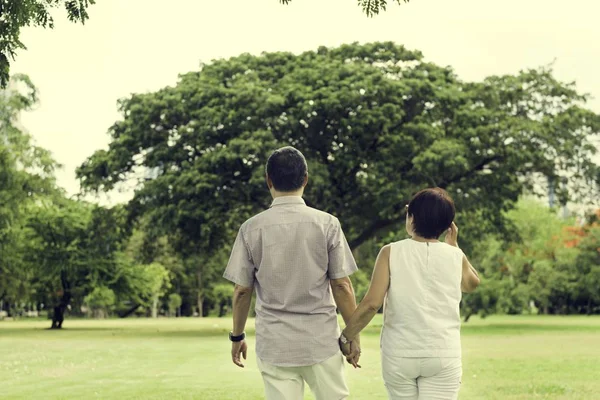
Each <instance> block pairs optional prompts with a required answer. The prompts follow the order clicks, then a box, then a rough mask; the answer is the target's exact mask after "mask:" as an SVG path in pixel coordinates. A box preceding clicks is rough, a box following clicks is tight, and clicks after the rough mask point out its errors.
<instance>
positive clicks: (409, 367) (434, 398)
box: [381, 354, 462, 400]
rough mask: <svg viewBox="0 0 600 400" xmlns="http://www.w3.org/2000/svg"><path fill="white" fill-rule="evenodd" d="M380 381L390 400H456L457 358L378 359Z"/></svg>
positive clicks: (457, 384) (459, 374)
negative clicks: (379, 361) (380, 367)
mask: <svg viewBox="0 0 600 400" xmlns="http://www.w3.org/2000/svg"><path fill="white" fill-rule="evenodd" d="M381 364H382V370H383V381H384V382H385V387H386V389H387V391H388V396H389V398H390V399H391V400H398V399H402V400H456V399H458V391H459V389H460V384H461V377H462V362H461V359H460V358H399V357H389V356H386V355H385V354H382V355H381Z"/></svg>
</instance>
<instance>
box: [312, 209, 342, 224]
mask: <svg viewBox="0 0 600 400" xmlns="http://www.w3.org/2000/svg"><path fill="white" fill-rule="evenodd" d="M306 213H307V214H309V215H310V216H312V217H314V218H315V219H316V220H318V221H319V222H322V223H325V224H337V225H339V223H340V221H339V220H338V219H337V217H336V216H334V215H332V214H329V213H328V212H325V211H322V210H319V209H317V208H313V207H306Z"/></svg>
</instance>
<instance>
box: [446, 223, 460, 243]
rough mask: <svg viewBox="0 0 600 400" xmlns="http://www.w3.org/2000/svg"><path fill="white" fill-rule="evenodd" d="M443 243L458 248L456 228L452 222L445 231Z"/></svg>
mask: <svg viewBox="0 0 600 400" xmlns="http://www.w3.org/2000/svg"><path fill="white" fill-rule="evenodd" d="M445 242H446V243H448V244H449V245H450V246H454V247H458V226H456V224H455V223H454V222H452V225H450V228H448V230H447V231H446V239H445Z"/></svg>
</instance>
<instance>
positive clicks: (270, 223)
mask: <svg viewBox="0 0 600 400" xmlns="http://www.w3.org/2000/svg"><path fill="white" fill-rule="evenodd" d="M266 170H267V171H266V172H267V174H266V178H267V186H268V188H269V190H270V192H271V195H272V197H273V203H272V204H271V207H270V208H269V209H268V210H266V211H264V212H262V213H260V214H258V215H256V216H254V217H252V218H250V219H249V220H248V221H246V222H245V223H244V224H243V225H242V227H241V228H240V230H239V233H238V235H237V239H236V240H235V243H234V245H233V249H232V251H231V257H230V259H229V263H228V265H227V269H226V270H225V273H224V275H223V276H224V277H225V278H226V279H228V280H230V281H232V282H234V283H235V284H236V286H235V291H234V295H233V331H232V332H230V334H229V336H230V340H231V341H232V348H231V357H232V360H233V362H234V364H236V365H238V366H239V367H243V366H244V364H243V363H242V360H241V356H243V358H244V359H246V353H247V350H248V346H247V344H246V342H245V340H244V339H245V334H244V327H245V325H246V319H247V318H248V311H249V309H250V300H251V297H252V292H253V289H254V288H256V354H257V363H258V367H259V370H260V372H261V374H262V377H263V381H264V385H265V393H266V399H267V400H288V399H292V400H296V399H303V398H304V382H306V383H307V384H308V386H309V387H310V389H311V390H312V392H313V394H314V395H315V398H316V399H317V400H337V399H346V398H347V397H348V386H347V384H346V380H345V377H344V371H343V366H344V365H343V356H342V354H341V353H340V350H339V343H338V338H339V337H340V334H339V326H338V323H337V316H336V305H337V308H338V309H339V310H340V312H341V314H342V317H343V318H344V321H346V322H347V321H349V319H350V317H351V316H352V313H353V312H354V310H355V309H356V301H355V297H354V289H353V287H352V283H351V282H350V279H349V278H348V277H349V276H350V275H351V274H352V273H354V272H355V271H356V270H357V267H356V263H355V261H354V258H353V256H352V253H351V252H350V248H349V246H348V243H347V242H346V238H345V237H344V233H343V232H342V229H341V227H340V223H339V221H338V220H337V218H335V217H333V216H332V215H329V214H327V213H325V212H322V211H318V210H316V209H313V208H310V207H307V206H306V204H305V202H304V200H303V199H302V195H303V193H304V188H305V186H306V184H307V183H308V167H307V164H306V160H305V158H304V156H303V155H302V153H300V152H299V151H298V150H296V149H295V148H293V147H284V148H281V149H279V150H276V151H274V152H273V154H271V156H270V157H269V160H268V161H267V168H266ZM332 295H333V296H332ZM332 297H333V298H332ZM334 300H335V303H334ZM352 345H353V346H355V347H354V348H358V343H356V342H354V343H353V344H352ZM356 353H357V352H356V351H355V352H354V353H353V354H356ZM347 361H348V362H349V363H351V364H353V365H354V366H355V367H357V366H358V364H357V362H358V357H355V358H348V359H347Z"/></svg>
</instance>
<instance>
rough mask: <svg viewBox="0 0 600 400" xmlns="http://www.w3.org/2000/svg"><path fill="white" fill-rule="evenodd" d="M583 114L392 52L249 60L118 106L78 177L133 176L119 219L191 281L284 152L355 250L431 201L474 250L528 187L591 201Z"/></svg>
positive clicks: (567, 87)
mask: <svg viewBox="0 0 600 400" xmlns="http://www.w3.org/2000/svg"><path fill="white" fill-rule="evenodd" d="M586 99H587V98H586V96H584V95H581V94H579V93H578V92H577V91H576V90H575V88H574V86H573V85H572V84H563V83H561V82H559V81H557V80H556V79H555V78H554V77H553V76H552V71H551V70H549V69H544V68H542V69H537V70H528V71H523V72H521V73H519V74H518V75H505V76H492V77H489V78H487V79H485V80H484V81H482V82H465V81H462V80H460V79H459V78H458V77H457V76H456V74H455V73H454V72H453V71H452V69H451V68H449V67H440V66H438V65H435V64H433V63H431V62H426V61H424V60H423V56H422V54H421V53H420V52H418V51H410V50H407V49H405V48H404V47H402V46H398V45H395V44H393V43H373V44H366V45H358V44H351V45H343V46H341V47H338V48H332V49H328V48H324V47H322V48H319V49H318V50H317V51H309V52H305V53H302V54H299V55H294V54H291V53H265V54H262V55H260V56H253V55H248V54H244V55H241V56H239V57H234V58H231V59H228V60H216V61H214V62H212V63H210V64H208V65H204V66H203V67H202V69H201V70H200V71H196V72H190V73H187V74H184V75H182V76H181V77H180V80H179V82H178V83H177V85H176V86H174V87H166V88H164V89H162V90H159V91H158V92H155V93H146V94H135V95H132V96H131V97H130V98H128V99H125V100H122V101H121V103H120V110H121V112H122V114H123V119H122V120H120V121H117V122H116V123H115V124H114V125H113V126H112V127H111V128H110V130H109V133H110V135H111V138H112V141H111V143H110V145H109V149H108V150H100V151H97V152H96V153H95V154H94V155H93V156H91V157H90V158H89V159H88V160H87V161H86V162H85V163H84V164H83V165H82V166H81V167H80V168H79V169H78V176H79V177H80V178H81V181H82V184H83V187H84V188H86V189H88V190H111V189H113V188H114V187H115V185H116V184H117V183H118V182H122V181H124V180H128V179H135V177H136V176H137V177H138V186H137V191H136V194H135V197H134V199H133V201H132V202H131V203H130V210H131V211H132V212H133V214H140V215H141V214H145V215H147V217H148V218H150V219H151V221H152V226H153V227H155V229H160V230H162V231H164V232H165V233H167V234H169V235H170V237H171V238H172V239H173V240H174V243H178V245H179V249H180V250H181V251H182V253H184V254H186V255H188V256H196V257H199V258H197V259H196V260H197V261H196V262H197V264H196V265H197V268H198V273H199V276H201V275H202V271H203V268H204V266H205V265H207V260H209V259H210V258H211V257H212V255H213V254H215V253H217V252H219V251H222V249H223V246H226V245H227V244H228V243H230V242H231V240H232V235H233V234H234V232H235V230H236V229H237V227H238V226H239V224H240V223H241V222H243V220H244V219H245V218H247V217H249V216H250V215H252V214H253V213H256V212H257V211H260V210H262V209H264V208H265V207H267V206H268V204H269V198H268V193H267V192H266V190H265V184H264V163H265V161H266V158H267V156H268V154H269V152H270V151H271V150H273V149H274V148H276V147H278V146H283V145H293V146H296V147H297V148H299V149H300V150H301V151H302V152H303V153H304V154H305V155H306V157H307V159H308V163H309V169H310V183H309V186H308V190H307V192H306V199H307V200H308V202H309V204H311V205H314V206H316V207H319V208H321V209H324V210H326V211H329V212H332V213H333V214H335V215H337V216H338V217H339V218H340V220H341V221H342V223H343V225H344V228H345V230H346V232H347V235H348V238H349V241H350V244H351V246H352V247H353V248H356V247H358V246H360V245H361V244H362V243H364V242H365V241H366V240H368V239H370V238H373V237H374V236H375V235H377V234H379V233H380V232H382V231H385V230H390V229H396V228H398V227H400V226H401V223H402V222H403V220H404V205H405V204H406V202H407V201H408V200H409V199H410V197H411V195H412V194H413V193H415V192H416V191H417V190H419V189H421V188H423V187H426V186H439V187H443V188H446V189H448V190H449V191H450V192H451V193H452V194H453V195H454V197H455V200H456V202H457V205H458V208H459V210H460V211H461V214H460V215H459V224H461V226H463V227H466V228H468V229H464V230H463V231H464V232H470V233H471V235H472V236H476V235H479V234H482V233H483V232H489V231H497V230H499V229H502V228H503V227H504V226H505V225H506V224H505V222H506V218H505V216H504V213H503V212H504V211H506V210H507V209H510V208H511V207H512V206H513V205H514V203H515V202H516V200H517V199H518V197H519V195H520V194H521V193H523V191H524V190H535V189H536V188H538V185H535V184H534V183H536V182H537V181H536V179H535V177H536V176H540V175H541V176H547V177H550V178H551V179H552V180H553V181H561V180H567V182H568V184H564V185H557V186H556V190H557V192H558V194H559V197H560V199H561V200H562V201H563V202H564V201H567V200H568V199H573V198H579V199H581V198H584V197H586V196H587V197H588V198H590V197H591V198H594V194H597V193H598V192H597V189H598V181H599V180H600V174H599V172H598V171H599V168H598V166H597V165H596V164H594V163H593V161H592V156H593V154H594V153H595V152H596V149H595V147H594V146H593V145H592V144H591V142H590V138H591V137H592V136H593V135H596V134H597V133H598V132H599V130H600V117H599V116H598V115H596V114H594V113H593V112H591V111H589V110H587V109H586V108H584V104H585V101H586ZM542 189H543V188H542ZM467 215H468V218H465V216H467ZM208 272H210V271H208ZM206 273H207V271H206V269H204V274H205V275H206ZM199 281H200V282H199V285H200V287H204V285H205V284H204V283H202V279H200V278H199Z"/></svg>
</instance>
